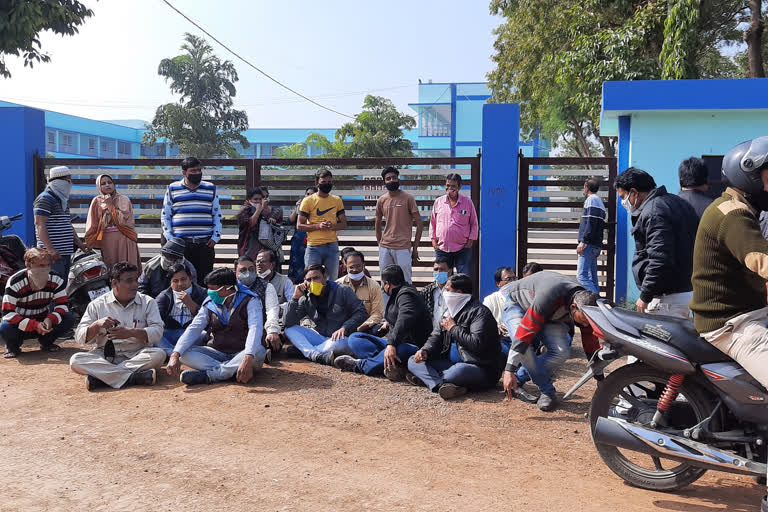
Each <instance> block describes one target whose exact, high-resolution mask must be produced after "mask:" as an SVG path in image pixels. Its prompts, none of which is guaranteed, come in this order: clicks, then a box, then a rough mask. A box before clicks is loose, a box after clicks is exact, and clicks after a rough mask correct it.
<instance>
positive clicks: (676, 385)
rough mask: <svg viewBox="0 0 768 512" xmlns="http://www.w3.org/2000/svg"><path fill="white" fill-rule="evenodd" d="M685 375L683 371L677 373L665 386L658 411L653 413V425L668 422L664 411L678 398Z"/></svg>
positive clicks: (657, 405) (657, 407) (658, 404)
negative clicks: (665, 419)
mask: <svg viewBox="0 0 768 512" xmlns="http://www.w3.org/2000/svg"><path fill="white" fill-rule="evenodd" d="M684 379H685V375H683V374H682V373H676V374H674V375H672V376H670V377H669V380H668V381H667V385H666V386H665V387H664V391H663V392H662V393H661V397H659V401H658V403H657V404H656V413H655V414H654V415H653V420H652V421H651V424H652V425H662V424H664V423H666V422H665V421H664V413H666V412H667V411H668V410H669V408H670V407H671V406H672V403H673V402H674V401H675V399H676V398H677V394H678V393H679V392H680V386H682V385H683V380H684Z"/></svg>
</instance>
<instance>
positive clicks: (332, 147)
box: [305, 94, 416, 158]
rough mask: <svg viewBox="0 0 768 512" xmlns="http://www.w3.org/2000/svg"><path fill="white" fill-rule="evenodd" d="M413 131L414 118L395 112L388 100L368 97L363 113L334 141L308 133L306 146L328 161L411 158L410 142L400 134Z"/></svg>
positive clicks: (339, 130) (337, 135)
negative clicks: (388, 157) (404, 131)
mask: <svg viewBox="0 0 768 512" xmlns="http://www.w3.org/2000/svg"><path fill="white" fill-rule="evenodd" d="M415 127H416V120H415V119H414V118H413V116H409V115H407V114H401V113H400V112H398V111H397V108H396V107H395V105H394V103H392V101H391V100H388V99H387V98H382V97H381V96H372V95H370V94H369V95H368V96H366V97H365V100H364V101H363V110H362V112H360V113H359V114H357V115H356V116H355V120H354V121H351V122H349V123H345V124H344V125H342V126H341V128H339V129H338V130H336V135H335V136H334V140H333V141H330V140H328V138H326V137H325V136H323V135H320V134H319V133H311V134H310V135H309V137H307V140H306V141H305V144H306V145H307V146H312V147H316V148H318V149H320V150H321V151H322V152H323V155H322V156H324V157H329V158H330V157H337V158H364V157H385V156H397V157H409V156H413V151H412V147H411V141H409V140H408V139H406V138H405V137H404V136H403V130H411V129H413V128H415Z"/></svg>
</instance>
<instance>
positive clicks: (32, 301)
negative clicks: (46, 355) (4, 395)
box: [0, 248, 75, 359]
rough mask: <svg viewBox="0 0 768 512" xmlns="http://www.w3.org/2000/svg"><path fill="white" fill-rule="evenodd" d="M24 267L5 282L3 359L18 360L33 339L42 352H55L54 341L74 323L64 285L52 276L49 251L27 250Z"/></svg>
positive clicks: (1, 328) (1, 327) (0, 326)
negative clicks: (24, 344)
mask: <svg viewBox="0 0 768 512" xmlns="http://www.w3.org/2000/svg"><path fill="white" fill-rule="evenodd" d="M24 264H25V265H26V267H27V268H26V269H22V270H19V271H18V272H16V273H15V274H13V275H12V276H11V277H10V278H9V279H8V284H7V285H6V287H5V295H4V296H3V315H4V316H3V321H2V323H0V338H2V339H3V340H4V341H5V354H4V356H3V357H5V358H6V359H12V358H14V357H17V356H18V355H19V354H20V353H21V344H22V343H23V341H24V339H26V338H33V337H36V338H38V341H39V342H40V348H41V349H42V350H44V351H47V352H58V351H59V350H60V349H61V348H60V347H59V346H58V345H56V344H55V343H54V342H55V341H56V338H58V337H59V336H60V335H62V334H64V333H65V332H66V331H68V330H69V329H71V328H72V326H73V325H74V323H75V321H74V319H73V318H72V313H70V312H69V308H68V307H67V291H66V284H67V281H66V279H64V278H62V277H61V276H59V275H58V274H56V273H54V272H51V256H50V255H49V254H48V251H46V250H45V249H36V248H32V249H27V252H25V253H24Z"/></svg>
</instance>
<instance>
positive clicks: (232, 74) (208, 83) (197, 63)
mask: <svg viewBox="0 0 768 512" xmlns="http://www.w3.org/2000/svg"><path fill="white" fill-rule="evenodd" d="M184 40H185V41H186V42H185V43H184V44H183V45H182V46H181V49H182V50H183V51H184V52H185V53H184V54H182V55H179V56H177V57H173V58H170V59H163V60H162V61H160V66H159V67H158V71H157V72H158V74H159V75H160V76H162V77H164V78H165V79H166V81H170V89H171V91H172V92H173V93H175V94H179V95H180V96H181V98H180V99H179V101H178V102H177V103H167V104H165V105H161V106H160V107H158V108H157V111H156V112H155V118H154V119H153V120H152V125H151V126H148V127H147V130H148V131H147V132H146V133H145V134H144V142H145V143H146V144H154V143H155V142H156V141H157V139H158V138H165V139H167V140H168V141H169V142H170V143H172V144H176V145H177V146H179V151H180V153H181V154H182V155H188V156H196V157H198V158H212V157H214V156H218V155H226V156H228V157H230V158H237V157H238V156H239V154H238V152H237V150H235V147H234V145H233V143H234V142H239V143H240V144H242V146H243V147H246V148H247V147H248V140H247V139H246V138H245V136H243V135H242V133H241V132H242V131H244V130H247V129H248V116H247V114H246V113H245V111H242V110H235V109H233V108H232V105H233V101H232V98H234V96H235V94H236V92H237V91H236V89H235V85H234V84H235V82H237V80H238V78H237V71H236V70H235V66H234V64H232V62H231V61H228V60H226V61H222V60H220V59H219V58H218V57H217V56H216V55H214V53H213V48H212V47H211V46H210V45H209V44H208V43H207V42H206V41H205V39H203V38H201V37H197V36H195V35H192V34H185V36H184Z"/></svg>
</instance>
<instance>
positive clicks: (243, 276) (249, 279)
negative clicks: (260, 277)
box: [237, 271, 256, 286]
mask: <svg viewBox="0 0 768 512" xmlns="http://www.w3.org/2000/svg"><path fill="white" fill-rule="evenodd" d="M237 280H238V281H240V282H241V283H243V284H244V285H245V286H251V285H252V284H253V283H254V281H256V272H251V271H247V272H240V273H239V274H237Z"/></svg>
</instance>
